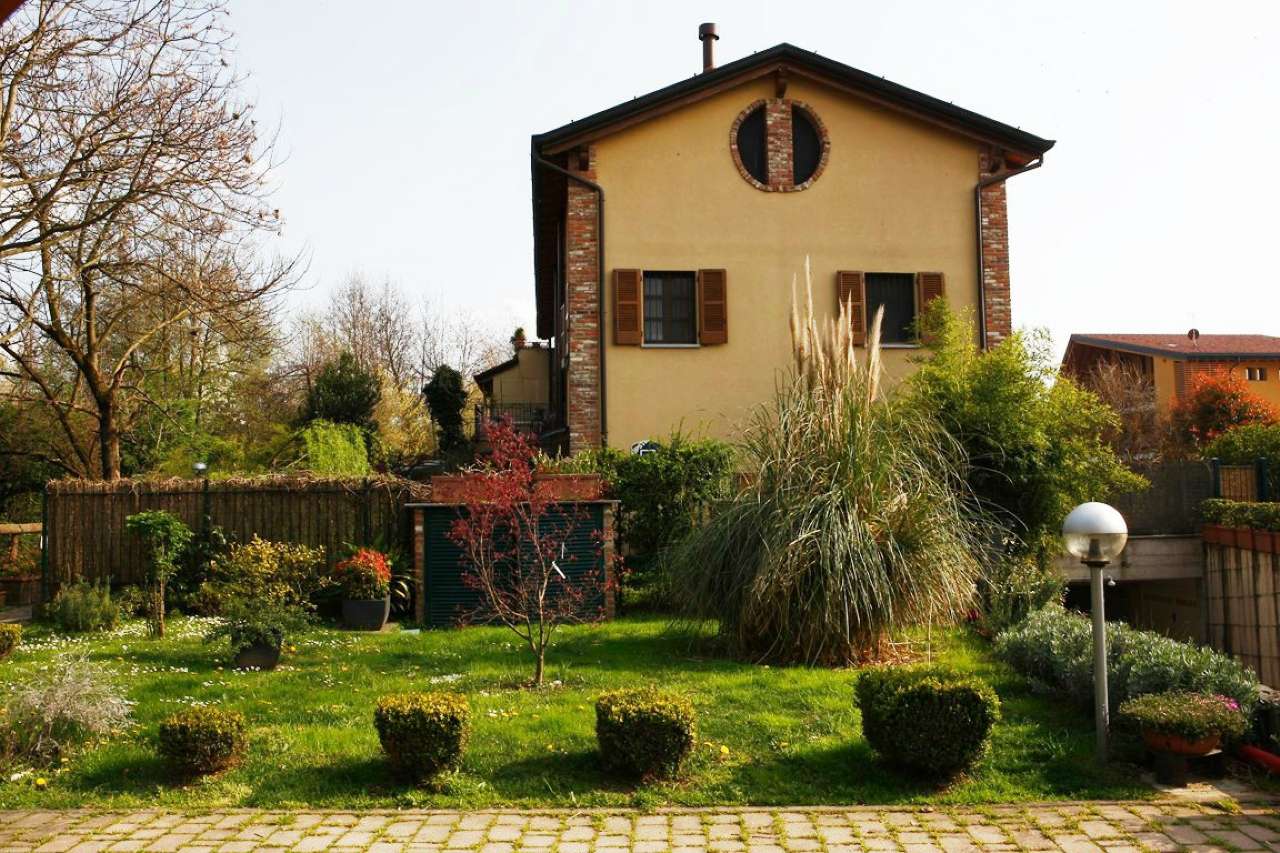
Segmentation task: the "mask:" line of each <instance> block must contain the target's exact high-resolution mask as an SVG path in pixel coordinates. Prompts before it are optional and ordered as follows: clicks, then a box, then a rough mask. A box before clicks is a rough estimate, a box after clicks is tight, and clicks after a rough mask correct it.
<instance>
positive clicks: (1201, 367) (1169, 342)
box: [1062, 331, 1280, 413]
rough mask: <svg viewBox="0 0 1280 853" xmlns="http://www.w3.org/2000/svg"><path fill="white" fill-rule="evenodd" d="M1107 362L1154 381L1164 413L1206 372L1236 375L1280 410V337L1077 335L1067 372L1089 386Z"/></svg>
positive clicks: (1066, 361)
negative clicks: (1096, 372) (1100, 367)
mask: <svg viewBox="0 0 1280 853" xmlns="http://www.w3.org/2000/svg"><path fill="white" fill-rule="evenodd" d="M1107 363H1112V364H1124V365H1131V366H1132V367H1133V368H1134V369H1136V370H1138V371H1139V372H1141V373H1142V374H1143V375H1145V376H1149V377H1150V378H1151V380H1152V383H1153V385H1154V387H1155V393H1156V405H1157V407H1158V408H1159V410H1160V411H1161V412H1162V413H1167V412H1168V411H1169V407H1170V406H1171V405H1172V404H1173V402H1174V401H1175V400H1177V399H1178V398H1179V397H1181V396H1183V395H1184V394H1185V393H1186V392H1187V389H1188V387H1189V385H1190V382H1191V380H1192V378H1193V377H1195V376H1196V375H1197V374H1202V373H1235V374H1236V375H1238V376H1240V378H1242V379H1244V380H1245V381H1246V382H1248V384H1249V389H1250V390H1251V391H1253V392H1255V393H1256V394H1257V395H1258V396H1259V397H1262V398H1263V399H1265V400H1268V401H1270V402H1272V403H1276V404H1277V405H1280V337H1276V336H1273V335H1201V334H1199V333H1197V332H1194V331H1192V332H1189V333H1185V334H1181V335H1149V334H1077V335H1072V336H1071V340H1070V341H1069V342H1068V343H1067V351H1066V354H1065V355H1064V356H1063V358H1062V370H1063V372H1064V373H1066V374H1068V375H1070V376H1074V377H1076V378H1078V379H1081V380H1082V381H1085V382H1087V381H1088V377H1089V375H1090V374H1092V373H1093V372H1094V371H1095V370H1096V369H1097V367H1098V366H1099V365H1101V364H1107Z"/></svg>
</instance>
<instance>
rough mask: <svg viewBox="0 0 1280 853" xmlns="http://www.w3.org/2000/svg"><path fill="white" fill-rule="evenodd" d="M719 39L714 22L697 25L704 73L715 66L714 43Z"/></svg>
mask: <svg viewBox="0 0 1280 853" xmlns="http://www.w3.org/2000/svg"><path fill="white" fill-rule="evenodd" d="M719 40H720V36H718V35H716V25H715V24H699V25H698V41H700V42H702V72H703V73H704V74H705V73H706V72H708V71H710V70H711V69H712V68H715V67H716V57H715V43H716V42H717V41H719Z"/></svg>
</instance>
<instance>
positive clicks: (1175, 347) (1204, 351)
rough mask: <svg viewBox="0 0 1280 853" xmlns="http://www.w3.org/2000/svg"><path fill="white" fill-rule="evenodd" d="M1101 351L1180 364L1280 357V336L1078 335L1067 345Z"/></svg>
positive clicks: (1072, 337)
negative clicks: (1156, 357)
mask: <svg viewBox="0 0 1280 853" xmlns="http://www.w3.org/2000/svg"><path fill="white" fill-rule="evenodd" d="M1072 344H1081V345H1084V346H1091V347H1099V348H1101V349H1112V350H1119V351H1120V352H1132V353H1137V354H1139V355H1159V356H1164V357H1165V358H1172V359H1175V360H1177V361H1208V360H1213V359H1221V358H1244V359H1247V358H1258V359H1272V358H1280V337H1276V336H1274V335H1200V336H1199V337H1198V338H1196V339H1195V340H1194V341H1193V340H1191V339H1190V338H1189V337H1188V336H1187V335H1186V334H1185V333H1184V334H1181V335H1147V334H1128V333H1123V334H1097V335H1095V334H1078V335H1072V336H1071V340H1070V341H1069V342H1068V343H1067V346H1068V348H1070V347H1071V345H1072Z"/></svg>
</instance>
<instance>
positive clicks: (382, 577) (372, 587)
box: [334, 548, 391, 601]
mask: <svg viewBox="0 0 1280 853" xmlns="http://www.w3.org/2000/svg"><path fill="white" fill-rule="evenodd" d="M334 575H335V577H336V578H337V581H338V584H339V585H340V586H341V587H342V594H343V595H344V596H345V597H346V598H347V599H348V600H350V601H374V600H376V599H379V598H386V596H387V594H388V593H389V592H390V591H391V561H390V560H389V559H388V558H387V555H386V554H384V553H382V552H381V551H375V550H374V549H372V548H356V549H355V550H354V551H353V552H352V554H351V556H350V557H347V558H346V559H345V560H342V561H341V562H339V563H338V564H337V565H336V566H334Z"/></svg>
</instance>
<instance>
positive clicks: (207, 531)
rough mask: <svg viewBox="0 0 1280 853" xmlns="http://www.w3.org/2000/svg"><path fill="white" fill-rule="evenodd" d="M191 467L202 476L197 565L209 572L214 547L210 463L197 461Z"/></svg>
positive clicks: (198, 567) (199, 568) (206, 572)
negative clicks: (212, 546)
mask: <svg viewBox="0 0 1280 853" xmlns="http://www.w3.org/2000/svg"><path fill="white" fill-rule="evenodd" d="M191 468H192V469H193V470H194V471H195V473H196V476H197V477H199V478H200V480H201V483H200V550H199V552H198V553H197V555H196V557H195V559H196V561H197V562H199V563H200V565H198V566H196V568H197V569H198V570H200V571H201V572H203V573H204V574H208V571H209V560H210V555H211V551H212V548H211V547H210V542H209V538H210V535H211V534H212V532H213V519H212V518H210V517H209V463H208V462H197V463H196V464H194V465H192V466H191Z"/></svg>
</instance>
